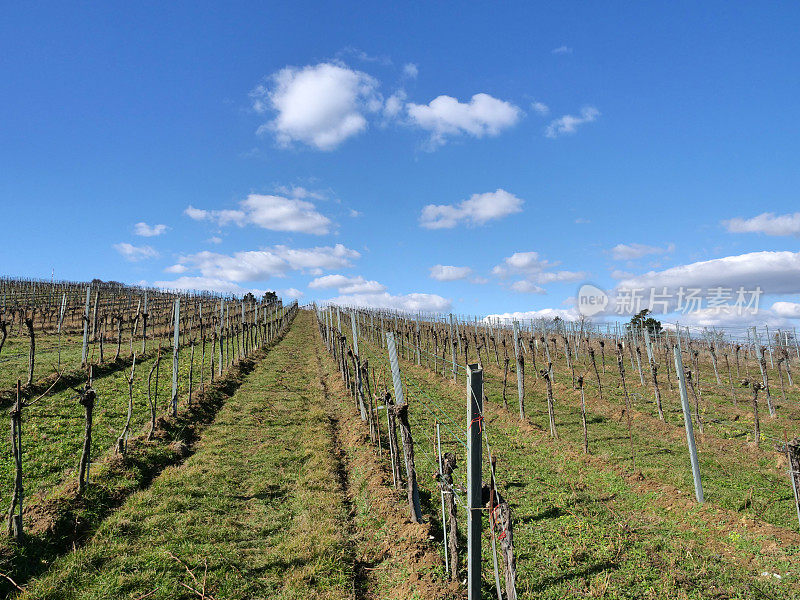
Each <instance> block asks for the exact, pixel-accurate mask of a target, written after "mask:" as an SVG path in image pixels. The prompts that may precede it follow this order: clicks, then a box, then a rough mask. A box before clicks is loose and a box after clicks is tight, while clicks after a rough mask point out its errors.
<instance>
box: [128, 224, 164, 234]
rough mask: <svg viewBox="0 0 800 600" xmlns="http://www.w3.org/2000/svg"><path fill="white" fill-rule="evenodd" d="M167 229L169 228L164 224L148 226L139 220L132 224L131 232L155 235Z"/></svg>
mask: <svg viewBox="0 0 800 600" xmlns="http://www.w3.org/2000/svg"><path fill="white" fill-rule="evenodd" d="M167 229H169V227H167V226H166V225H153V226H150V225H148V224H147V223H144V222H141V223H136V225H134V226H133V233H134V234H135V235H140V236H142V237H156V236H159V235H162V234H164V233H166V232H167Z"/></svg>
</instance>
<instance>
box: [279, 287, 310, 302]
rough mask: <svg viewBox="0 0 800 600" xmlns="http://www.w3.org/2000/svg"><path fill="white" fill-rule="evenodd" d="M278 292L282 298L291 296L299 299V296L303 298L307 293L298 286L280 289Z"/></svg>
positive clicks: (293, 298)
mask: <svg viewBox="0 0 800 600" xmlns="http://www.w3.org/2000/svg"><path fill="white" fill-rule="evenodd" d="M277 294H278V296H280V297H281V298H289V299H291V300H297V299H298V298H302V297H303V296H305V294H304V293H303V292H301V291H300V290H298V289H297V288H286V289H283V290H278V291H277Z"/></svg>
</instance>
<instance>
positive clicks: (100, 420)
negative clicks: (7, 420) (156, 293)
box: [0, 344, 210, 510]
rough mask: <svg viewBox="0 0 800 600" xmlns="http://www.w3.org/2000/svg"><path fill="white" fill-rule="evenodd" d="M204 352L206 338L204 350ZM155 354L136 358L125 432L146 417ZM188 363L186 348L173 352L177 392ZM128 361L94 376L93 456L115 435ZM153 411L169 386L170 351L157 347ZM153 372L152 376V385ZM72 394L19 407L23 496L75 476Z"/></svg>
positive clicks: (2, 470) (4, 468) (5, 480)
mask: <svg viewBox="0 0 800 600" xmlns="http://www.w3.org/2000/svg"><path fill="white" fill-rule="evenodd" d="M208 352H210V344H209V345H208V348H207V353H208ZM154 363H155V358H149V359H147V360H144V361H137V362H136V369H135V371H134V387H133V404H134V410H133V419H132V421H131V435H135V434H136V433H137V432H138V431H139V430H141V429H142V428H143V427H144V425H145V424H146V423H148V422H149V419H150V409H149V407H148V404H147V378H148V374H149V372H150V368H151V366H152V365H153V364H154ZM189 368H190V360H189V351H188V350H181V353H180V354H179V370H178V376H179V394H182V395H183V394H186V393H187V392H188V374H189ZM129 376H130V367H128V368H120V369H118V370H115V371H111V372H109V373H108V374H106V375H103V376H101V377H97V378H95V379H94V382H93V387H94V388H95V390H96V391H97V400H96V402H95V409H94V414H93V431H92V448H93V453H92V456H93V458H96V457H98V456H99V455H101V454H102V453H103V452H105V450H106V449H108V448H109V447H110V446H111V445H112V444H113V443H114V442H115V441H116V439H117V437H118V436H119V435H120V433H121V431H122V428H123V426H124V424H125V419H126V415H127V410H128V378H129ZM193 378H194V390H195V391H198V390H199V386H200V352H199V350H198V349H196V350H195V361H194V375H193ZM209 378H210V371H209V358H208V355H207V356H206V364H205V373H204V379H205V382H206V383H208V382H209ZM157 382H158V415H162V414H165V413H166V412H167V411H168V407H169V400H170V397H171V392H172V352H171V350H168V351H167V352H165V353H162V357H161V363H160V365H159V377H158V380H157ZM155 386H156V378H155V374H154V376H153V389H154V390H155ZM77 398H78V395H77V393H76V392H75V391H73V390H72V389H69V388H68V389H65V390H62V391H60V392H58V393H55V394H52V395H50V396H47V397H44V398H42V399H41V400H39V401H38V402H36V403H35V404H34V405H33V406H30V407H28V408H25V409H24V410H23V441H22V444H23V453H22V455H23V456H22V459H23V478H24V485H25V489H26V496H27V497H28V498H35V497H36V496H37V495H40V494H46V492H47V491H48V490H49V489H51V488H52V487H53V486H54V485H55V484H57V483H59V482H61V481H63V480H64V479H66V478H69V477H76V476H77V475H76V469H77V465H78V462H79V460H80V453H81V450H82V448H83V434H84V424H85V419H84V410H83V407H82V406H81V405H80V404H78V401H77ZM10 447H11V446H10V439H9V438H8V437H7V436H4V437H2V438H0V453H2V454H4V455H6V456H10V453H11V450H10ZM13 477H14V471H13V463H12V461H10V460H9V461H3V462H0V489H4V490H8V489H11V487H12V484H13ZM9 501H10V499H9V496H8V495H6V494H4V495H3V497H2V498H0V509H1V510H6V509H7V507H8V503H9Z"/></svg>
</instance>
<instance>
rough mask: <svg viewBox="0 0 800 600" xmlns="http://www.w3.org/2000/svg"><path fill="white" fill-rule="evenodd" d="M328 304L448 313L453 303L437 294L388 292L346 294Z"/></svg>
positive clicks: (329, 301) (332, 299)
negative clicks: (394, 293)
mask: <svg viewBox="0 0 800 600" xmlns="http://www.w3.org/2000/svg"><path fill="white" fill-rule="evenodd" d="M326 302H328V303H330V304H338V305H339V306H362V307H365V308H390V309H394V310H401V311H404V312H447V311H449V310H450V308H451V306H452V302H451V301H450V300H448V299H447V298H442V297H441V296H438V295H436V294H421V293H412V294H403V295H398V296H394V295H392V294H390V293H388V292H383V293H379V294H345V295H341V296H337V297H336V298H331V299H330V300H327V301H326Z"/></svg>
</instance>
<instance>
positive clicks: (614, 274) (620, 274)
mask: <svg viewBox="0 0 800 600" xmlns="http://www.w3.org/2000/svg"><path fill="white" fill-rule="evenodd" d="M631 277H635V275H634V274H633V273H631V272H630V271H622V270H620V269H614V270H613V271H611V279H630V278H631Z"/></svg>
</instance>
